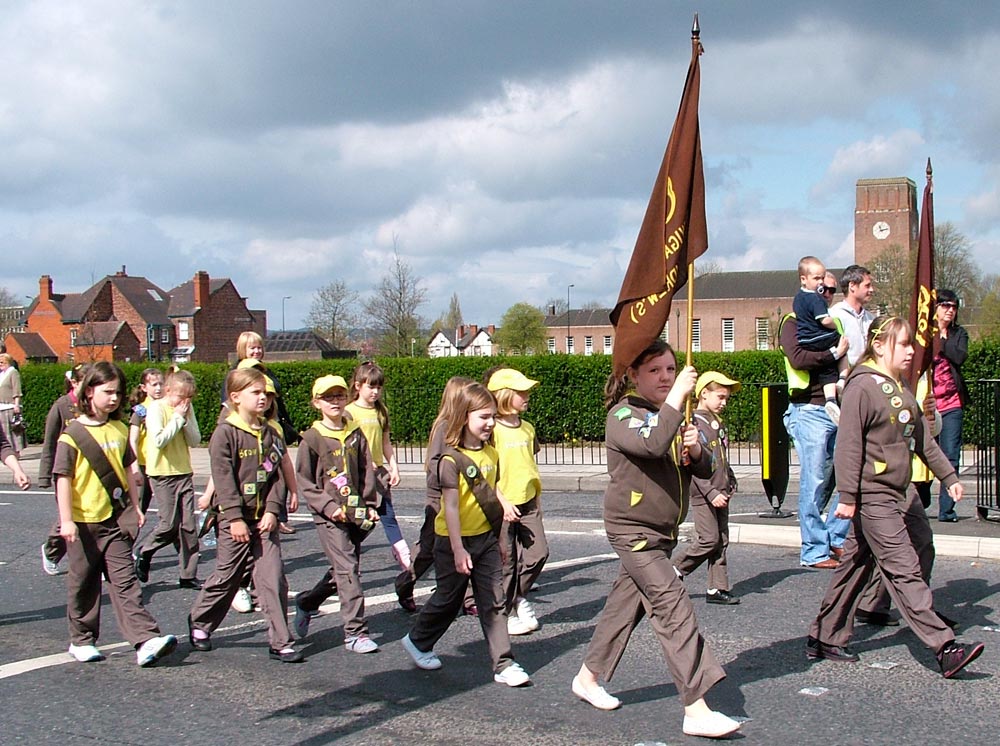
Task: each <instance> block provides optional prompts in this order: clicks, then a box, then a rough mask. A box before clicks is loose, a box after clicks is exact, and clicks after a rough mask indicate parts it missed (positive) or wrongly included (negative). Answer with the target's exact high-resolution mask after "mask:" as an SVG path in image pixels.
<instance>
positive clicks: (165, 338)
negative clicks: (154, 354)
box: [160, 326, 170, 345]
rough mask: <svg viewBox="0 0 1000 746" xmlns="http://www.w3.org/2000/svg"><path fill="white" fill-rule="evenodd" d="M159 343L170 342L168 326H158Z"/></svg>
mask: <svg viewBox="0 0 1000 746" xmlns="http://www.w3.org/2000/svg"><path fill="white" fill-rule="evenodd" d="M160 344H165V345H166V344H170V327H168V326H163V327H160Z"/></svg>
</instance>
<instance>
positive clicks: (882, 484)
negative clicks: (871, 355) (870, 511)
mask: <svg viewBox="0 0 1000 746" xmlns="http://www.w3.org/2000/svg"><path fill="white" fill-rule="evenodd" d="M914 454H916V455H917V456H919V457H920V458H922V459H923V460H924V461H925V462H926V463H927V465H928V466H930V468H931V471H933V472H934V474H936V475H937V477H938V479H940V480H941V481H942V483H944V485H945V486H946V487H950V486H951V485H953V484H955V483H956V482H958V475H957V474H956V473H955V469H954V468H953V467H952V465H951V463H950V462H949V461H948V458H947V457H946V456H945V455H944V453H943V452H942V451H941V449H940V448H939V447H938V444H937V443H936V442H935V441H934V438H933V437H931V434H930V429H929V427H928V425H927V420H926V419H925V418H924V416H923V410H922V409H921V408H920V405H919V404H917V400H916V399H915V398H914V397H913V394H911V393H910V392H909V390H907V389H906V388H904V387H902V386H900V385H899V383H898V382H896V381H894V380H893V379H892V378H890V377H889V376H886V375H884V374H882V373H880V372H879V371H877V370H876V369H875V368H873V367H871V366H870V365H868V364H861V365H859V366H858V367H856V368H855V369H854V370H853V371H851V374H850V375H849V376H848V377H847V385H846V386H845V387H844V397H843V401H842V403H841V406H840V428H839V431H838V433H837V445H836V447H835V449H834V452H833V460H834V469H835V471H836V474H837V489H838V490H839V491H840V501H841V502H842V503H846V504H849V505H856V504H857V503H858V502H860V501H862V500H871V499H879V498H882V499H885V498H886V497H890V498H893V499H898V500H903V498H904V496H905V494H906V490H907V487H908V486H909V484H910V475H911V471H912V461H913V459H912V456H913V455H914Z"/></svg>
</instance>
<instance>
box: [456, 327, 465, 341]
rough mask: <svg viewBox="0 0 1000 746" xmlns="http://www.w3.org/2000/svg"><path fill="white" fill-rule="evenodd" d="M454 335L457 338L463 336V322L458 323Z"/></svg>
mask: <svg viewBox="0 0 1000 746" xmlns="http://www.w3.org/2000/svg"><path fill="white" fill-rule="evenodd" d="M455 336H456V337H457V338H458V339H461V338H462V337H464V336H465V324H459V325H458V329H457V330H456V331H455Z"/></svg>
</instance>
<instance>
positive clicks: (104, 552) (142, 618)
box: [66, 516, 160, 647]
mask: <svg viewBox="0 0 1000 746" xmlns="http://www.w3.org/2000/svg"><path fill="white" fill-rule="evenodd" d="M76 527H77V529H78V530H79V537H78V538H77V540H76V541H74V542H71V543H69V542H68V543H67V545H66V546H67V551H66V554H67V556H68V557H69V573H68V574H67V576H66V591H67V601H66V616H67V619H68V621H69V640H70V642H71V643H73V644H74V645H94V644H96V643H97V639H98V637H99V636H100V630H101V575H102V573H106V574H107V577H108V585H109V588H108V596H109V597H110V598H111V608H112V609H114V612H115V620H116V621H117V622H118V629H119V630H120V631H121V633H122V635H123V636H124V637H125V639H126V640H128V641H129V644H131V645H132V646H133V647H137V646H139V645H141V644H142V643H144V642H146V640H150V639H152V638H154V637H158V636H159V635H160V628H159V626H158V625H157V624H156V620H155V619H153V617H152V615H151V614H150V613H149V612H148V611H147V610H146V607H145V606H143V604H142V589H141V586H140V584H139V579H138V578H136V576H135V566H134V564H133V561H132V543H131V542H130V541H129V540H128V539H127V538H126V536H125V535H124V534H123V532H122V530H121V528H120V527H119V526H118V521H117V516H116V517H114V518H109V519H107V520H106V521H103V522H102V523H77V524H76Z"/></svg>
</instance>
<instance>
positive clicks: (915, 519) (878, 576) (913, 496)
mask: <svg viewBox="0 0 1000 746" xmlns="http://www.w3.org/2000/svg"><path fill="white" fill-rule="evenodd" d="M903 524H904V525H905V526H906V533H908V534H909V535H910V541H911V542H912V544H913V550H914V551H915V552H916V553H917V562H919V563H920V576H921V577H922V578H923V579H924V582H925V583H927V585H930V584H931V571H932V570H933V569H934V557H935V552H934V532H933V531H932V530H931V523H930V521H929V520H927V512H926V510H925V508H924V505H923V504H922V502H921V499H920V494H919V493H918V492H917V488H916V486H915V485H913V484H912V483H911V484H910V488H909V490H907V493H906V503H905V504H904V506H903ZM891 607H892V602H891V599H890V597H889V591H888V590H886V587H885V582H884V580H883V579H882V573H881V572H875V573H872V579H871V581H870V582H869V583H868V585H866V586H865V590H864V592H863V593H862V594H861V601H860V603H858V609H859V610H860V611H866V612H868V613H870V614H874V613H878V614H888V613H889V609H890V608H891Z"/></svg>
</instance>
